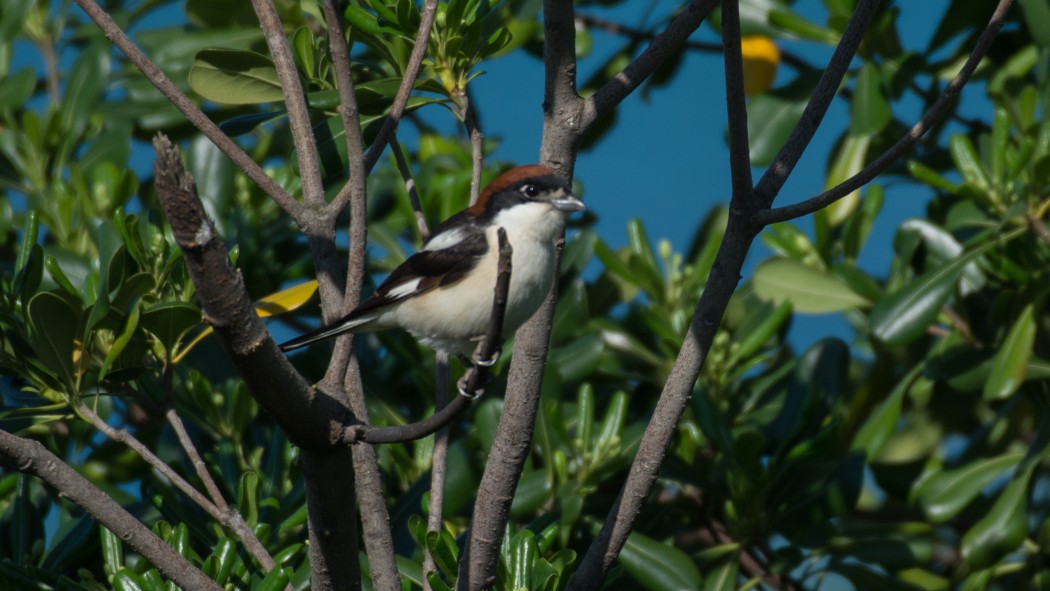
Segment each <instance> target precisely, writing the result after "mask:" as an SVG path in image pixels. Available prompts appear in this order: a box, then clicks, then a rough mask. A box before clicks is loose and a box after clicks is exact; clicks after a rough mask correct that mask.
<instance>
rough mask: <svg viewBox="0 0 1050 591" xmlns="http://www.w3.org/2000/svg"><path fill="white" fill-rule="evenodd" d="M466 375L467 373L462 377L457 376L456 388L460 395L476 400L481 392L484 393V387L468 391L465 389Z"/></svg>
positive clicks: (466, 385)
mask: <svg viewBox="0 0 1050 591" xmlns="http://www.w3.org/2000/svg"><path fill="white" fill-rule="evenodd" d="M468 375H469V374H466V375H464V376H463V377H461V378H459V381H458V382H456V389H457V390H459V395H460V396H466V397H467V398H469V399H471V400H477V399H478V398H480V397H481V395H482V394H484V393H485V389H484V388H477V389H475V390H473V391H468V389H467V387H468V384H467V376H468Z"/></svg>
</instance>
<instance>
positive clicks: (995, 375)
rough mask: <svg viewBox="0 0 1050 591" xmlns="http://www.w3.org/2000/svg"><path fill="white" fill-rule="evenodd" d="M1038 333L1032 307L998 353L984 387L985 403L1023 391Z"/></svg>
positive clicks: (1013, 328)
mask: <svg viewBox="0 0 1050 591" xmlns="http://www.w3.org/2000/svg"><path fill="white" fill-rule="evenodd" d="M1035 332H1036V326H1035V309H1034V307H1033V306H1032V304H1029V305H1028V306H1026V307H1025V309H1024V311H1023V312H1021V315H1020V316H1018V317H1017V320H1016V321H1015V322H1014V325H1013V327H1011V328H1010V332H1009V334H1007V335H1006V339H1005V340H1004V341H1003V343H1002V345H1000V346H999V348H998V351H996V353H995V362H994V364H993V365H992V372H991V375H989V376H988V382H987V383H985V386H984V399H985V400H1001V399H1003V398H1009V397H1010V396H1011V395H1013V394H1014V392H1017V389H1018V388H1020V387H1021V384H1022V383H1023V382H1024V380H1025V373H1026V372H1027V370H1028V361H1029V359H1030V358H1031V356H1032V346H1033V345H1034V344H1035Z"/></svg>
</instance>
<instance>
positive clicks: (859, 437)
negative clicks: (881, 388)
mask: <svg viewBox="0 0 1050 591" xmlns="http://www.w3.org/2000/svg"><path fill="white" fill-rule="evenodd" d="M922 370H923V364H921V363H920V364H919V365H916V366H915V367H914V368H913V369H912V370H911V371H910V372H908V375H906V376H904V378H902V379H901V381H900V382H899V383H898V384H897V387H896V388H894V389H893V391H892V392H890V395H889V396H887V397H886V400H883V401H882V403H881V404H879V405H878V406H877V407H875V409H874V410H872V411H871V412H870V413H869V417H868V420H866V421H864V424H863V425H862V426H861V428H860V429H859V430H857V434H856V435H854V437H853V443H852V444H851V445H850V449H855V450H862V451H864V452H865V453H866V454H867V457H868V460H869V461H871V460H874V459H876V458H878V457H879V454H880V453H881V452H882V449H883V447H885V446H886V443H887V442H888V441H889V440H890V438H891V437H892V436H893V434H894V433H896V432H897V426H898V425H897V423H898V421H899V420H900V414H901V406H902V404H903V402H904V395H905V394H906V393H907V392H908V389H909V388H910V387H911V384H912V382H914V381H915V378H917V377H919V375H921V374H922Z"/></svg>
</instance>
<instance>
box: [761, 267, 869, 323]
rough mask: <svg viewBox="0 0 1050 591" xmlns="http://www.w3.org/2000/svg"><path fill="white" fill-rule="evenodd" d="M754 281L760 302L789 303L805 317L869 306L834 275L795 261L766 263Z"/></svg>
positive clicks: (865, 300) (866, 301)
mask: <svg viewBox="0 0 1050 591" xmlns="http://www.w3.org/2000/svg"><path fill="white" fill-rule="evenodd" d="M751 281H752V286H753V287H754V290H755V295H757V296H758V297H759V298H760V299H763V300H766V301H770V302H773V303H774V304H777V305H780V304H782V303H784V302H788V301H790V302H791V303H792V305H793V306H794V309H795V311H796V312H801V313H803V314H827V313H829V312H839V311H842V310H851V309H854V308H862V307H866V306H868V305H869V304H870V302H868V300H867V299H865V298H864V297H862V296H860V295H858V294H857V293H855V292H854V291H853V290H851V289H850V288H849V286H847V285H846V284H845V283H843V282H842V281H841V280H839V279H838V278H837V277H835V276H834V275H832V274H830V273H828V272H826V271H821V270H819V269H814V268H813V267H810V266H808V265H804V264H802V263H800V262H798V261H795V260H793V259H786V258H775V259H770V260H767V261H763V262H762V263H760V264H759V265H758V267H757V268H756V269H755V274H754V277H753V278H752V280H751Z"/></svg>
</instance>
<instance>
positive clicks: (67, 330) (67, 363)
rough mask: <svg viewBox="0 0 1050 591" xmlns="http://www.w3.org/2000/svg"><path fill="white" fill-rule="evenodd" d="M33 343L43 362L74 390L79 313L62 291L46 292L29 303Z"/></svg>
mask: <svg viewBox="0 0 1050 591" xmlns="http://www.w3.org/2000/svg"><path fill="white" fill-rule="evenodd" d="M29 322H30V324H31V325H32V327H33V330H32V331H31V332H30V334H29V340H30V343H31V344H32V345H33V350H34V351H36V354H37V356H38V357H39V358H40V361H42V362H43V363H44V365H45V366H47V368H48V369H50V370H51V371H53V372H55V373H56V374H58V377H59V378H60V379H61V380H62V383H63V384H65V385H66V387H67V388H69V391H70V392H72V391H73V384H74V379H73V349H74V346H75V343H74V341H75V340H76V337H77V324H78V323H79V314H78V313H77V310H75V309H74V308H73V306H72V304H71V303H70V302H69V300H67V299H66V298H65V297H63V296H62V295H61V292H50V291H45V292H43V293H38V294H37V295H36V296H34V297H33V299H32V300H30V301H29Z"/></svg>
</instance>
